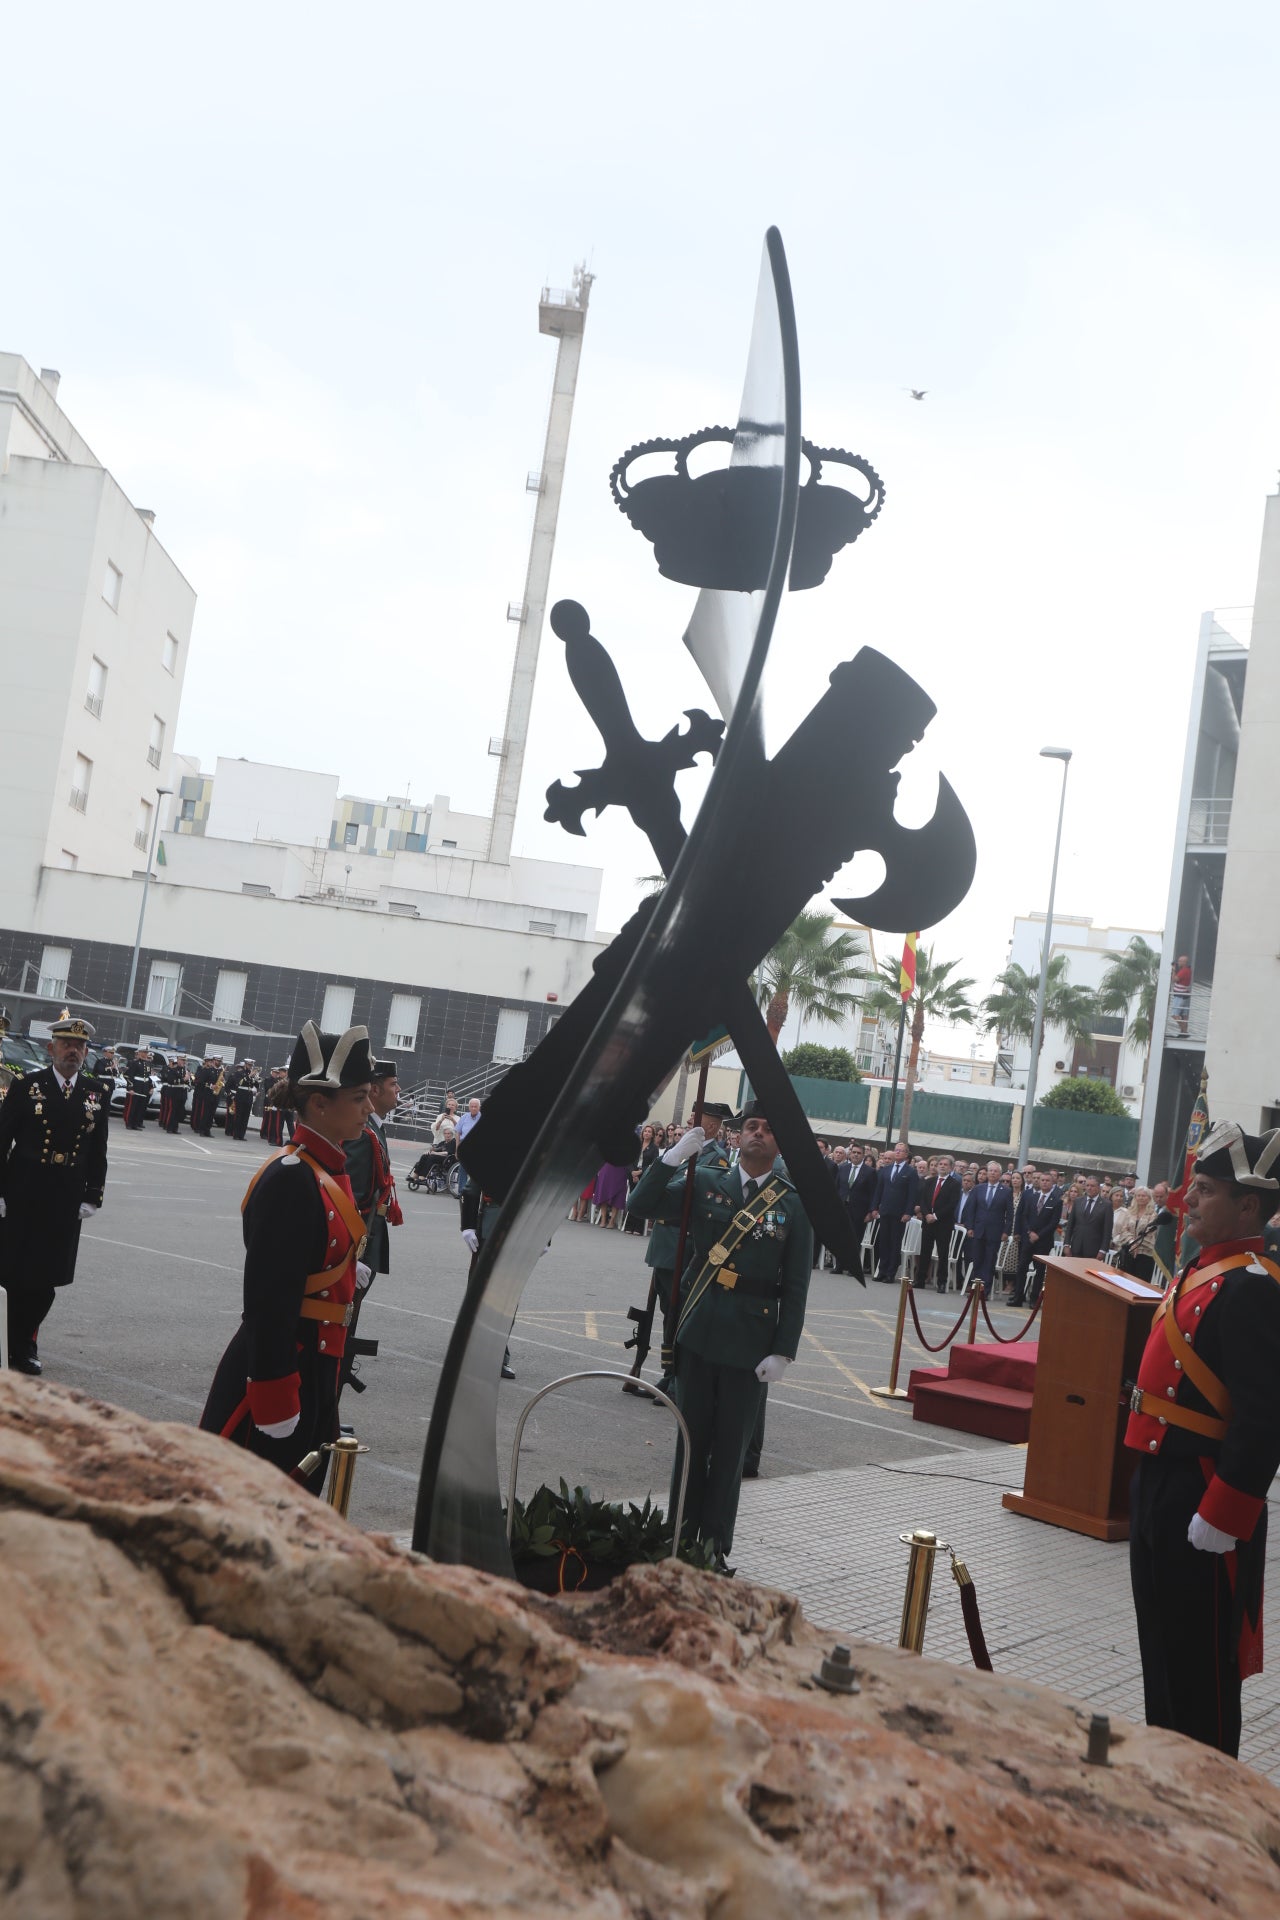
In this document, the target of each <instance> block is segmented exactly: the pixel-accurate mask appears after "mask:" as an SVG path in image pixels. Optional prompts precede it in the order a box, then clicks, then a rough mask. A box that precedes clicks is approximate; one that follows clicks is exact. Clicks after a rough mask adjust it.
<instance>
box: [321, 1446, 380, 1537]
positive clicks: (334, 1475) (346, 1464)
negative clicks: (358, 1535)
mask: <svg viewBox="0 0 1280 1920" xmlns="http://www.w3.org/2000/svg"><path fill="white" fill-rule="evenodd" d="M368 1451H369V1449H368V1447H362V1446H361V1444H360V1442H359V1441H358V1440H357V1439H356V1438H355V1435H354V1434H349V1433H344V1434H343V1435H342V1436H341V1438H340V1439H337V1440H330V1441H329V1442H328V1443H327V1444H326V1446H325V1452H326V1453H327V1454H329V1455H330V1456H331V1458H332V1461H333V1465H332V1467H331V1469H330V1473H329V1492H328V1500H329V1505H330V1506H331V1507H335V1508H336V1509H337V1511H338V1512H339V1513H340V1514H341V1515H342V1517H343V1519H344V1520H345V1519H346V1517H347V1509H348V1508H349V1507H350V1505H351V1488H352V1485H353V1483H354V1481H355V1477H356V1460H357V1459H358V1457H359V1456H360V1454H362V1453H368Z"/></svg>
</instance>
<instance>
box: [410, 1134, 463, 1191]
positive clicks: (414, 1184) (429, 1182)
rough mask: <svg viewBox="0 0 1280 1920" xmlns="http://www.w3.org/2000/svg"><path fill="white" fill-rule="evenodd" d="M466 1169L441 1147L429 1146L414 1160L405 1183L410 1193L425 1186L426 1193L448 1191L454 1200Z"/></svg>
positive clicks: (461, 1186)
mask: <svg viewBox="0 0 1280 1920" xmlns="http://www.w3.org/2000/svg"><path fill="white" fill-rule="evenodd" d="M466 1178H467V1175H466V1169H465V1168H464V1167H463V1166H462V1165H461V1163H460V1162H459V1161H457V1160H455V1159H454V1158H453V1156H452V1155H451V1154H449V1153H447V1152H446V1151H445V1150H444V1148H443V1147H431V1148H429V1149H428V1151H427V1152H426V1153H420V1154H419V1155H418V1158H417V1159H416V1160H415V1161H414V1164H413V1167H412V1168H411V1170H410V1172H409V1175H408V1178H407V1179H406V1181H405V1185H406V1186H407V1187H408V1189H409V1191H410V1193H417V1192H418V1190H419V1189H420V1188H422V1187H425V1188H426V1190H427V1192H428V1193H449V1194H452V1196H453V1198H454V1199H455V1200H456V1199H457V1198H458V1196H459V1195H460V1194H461V1192H462V1189H463V1186H464V1184H465V1183H466Z"/></svg>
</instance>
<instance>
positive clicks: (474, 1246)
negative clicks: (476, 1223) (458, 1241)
mask: <svg viewBox="0 0 1280 1920" xmlns="http://www.w3.org/2000/svg"><path fill="white" fill-rule="evenodd" d="M462 1244H463V1246H464V1247H465V1248H466V1250H467V1252H468V1253H479V1251H480V1236H479V1235H478V1234H477V1232H476V1230H475V1228H474V1227H464V1228H463V1229H462Z"/></svg>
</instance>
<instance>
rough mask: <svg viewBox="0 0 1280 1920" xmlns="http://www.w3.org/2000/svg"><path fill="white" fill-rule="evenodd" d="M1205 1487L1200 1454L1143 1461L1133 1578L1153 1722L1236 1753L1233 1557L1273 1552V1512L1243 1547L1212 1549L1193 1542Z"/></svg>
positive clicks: (1132, 1535)
mask: <svg viewBox="0 0 1280 1920" xmlns="http://www.w3.org/2000/svg"><path fill="white" fill-rule="evenodd" d="M1204 1489H1205V1478H1204V1472H1203V1470H1202V1468H1201V1466H1200V1462H1199V1460H1198V1459H1196V1458H1192V1457H1189V1456H1186V1455H1182V1456H1177V1455H1165V1454H1163V1453H1162V1454H1160V1455H1158V1456H1157V1457H1155V1458H1154V1459H1150V1460H1141V1461H1139V1463H1138V1467H1137V1470H1136V1472H1135V1473H1134V1476H1133V1482H1132V1486H1131V1488H1130V1495H1129V1578H1130V1582H1131V1584H1132V1587H1133V1604H1134V1609H1135V1611H1136V1613H1137V1616H1138V1646H1139V1649H1140V1651H1141V1654H1142V1688H1143V1695H1144V1698H1145V1703H1146V1716H1147V1725H1148V1726H1149V1727H1171V1728H1172V1729H1173V1730H1174V1732H1175V1733H1185V1734H1187V1735H1188V1736H1189V1737H1190V1738H1191V1739H1192V1740H1200V1741H1203V1743H1204V1744H1205V1746H1208V1747H1217V1748H1218V1749H1219V1750H1220V1751H1221V1752H1222V1753H1229V1754H1231V1755H1232V1757H1233V1758H1235V1757H1238V1755H1239V1752H1240V1667H1239V1660H1238V1652H1237V1649H1238V1645H1239V1638H1240V1612H1239V1608H1238V1605H1237V1600H1236V1596H1235V1594H1234V1593H1233V1590H1232V1578H1231V1570H1230V1568H1229V1565H1228V1561H1229V1560H1230V1561H1232V1562H1238V1561H1239V1560H1241V1559H1244V1558H1246V1556H1247V1557H1248V1558H1250V1559H1252V1558H1254V1557H1255V1556H1257V1555H1263V1554H1265V1552H1266V1527H1267V1515H1266V1509H1265V1508H1264V1509H1263V1512H1262V1517H1261V1519H1260V1520H1259V1521H1258V1526H1257V1529H1256V1530H1255V1532H1254V1536H1253V1539H1252V1540H1251V1541H1250V1542H1249V1545H1248V1547H1247V1548H1246V1549H1245V1550H1244V1552H1243V1553H1240V1554H1233V1555H1230V1556H1228V1555H1225V1554H1220V1553H1204V1552H1202V1551H1201V1550H1200V1549H1199V1548H1198V1547H1193V1546H1192V1545H1191V1543H1190V1541H1189V1540H1188V1539H1187V1528H1188V1526H1189V1525H1190V1523H1191V1516H1192V1515H1193V1514H1194V1513H1195V1511H1196V1509H1197V1507H1198V1506H1199V1505H1200V1502H1201V1500H1202V1499H1203V1498H1204ZM1242 1572H1243V1570H1242V1571H1241V1573H1238V1574H1237V1580H1239V1579H1240V1578H1241V1577H1242Z"/></svg>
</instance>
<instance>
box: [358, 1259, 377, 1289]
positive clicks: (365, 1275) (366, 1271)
mask: <svg viewBox="0 0 1280 1920" xmlns="http://www.w3.org/2000/svg"><path fill="white" fill-rule="evenodd" d="M372 1278H373V1268H372V1267H366V1265H365V1263H364V1261H363V1260H357V1261H356V1287H357V1289H358V1291H359V1292H360V1293H363V1292H364V1290H365V1288H366V1287H367V1286H368V1284H369V1282H370V1281H371V1280H372Z"/></svg>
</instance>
